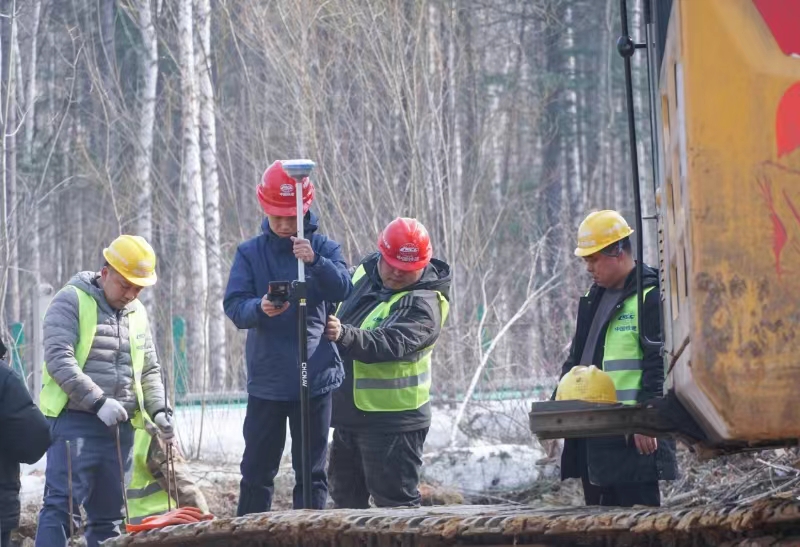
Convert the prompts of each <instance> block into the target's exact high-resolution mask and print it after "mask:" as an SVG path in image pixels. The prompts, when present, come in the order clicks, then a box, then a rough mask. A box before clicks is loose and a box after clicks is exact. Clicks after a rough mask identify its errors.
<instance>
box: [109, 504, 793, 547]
mask: <svg viewBox="0 0 800 547" xmlns="http://www.w3.org/2000/svg"><path fill="white" fill-rule="evenodd" d="M149 545H152V546H156V545H169V546H187V547H190V546H191V547H201V546H202V547H212V546H215V547H216V546H223V545H224V546H237V547H279V546H280V547H284V546H286V547H288V546H301V547H334V546H336V547H356V546H375V547H395V546H396V547H418V546H419V547H439V546H449V545H494V546H500V545H517V546H531V547H532V546H547V545H577V546H593V545H602V546H604V547H610V546H629V545H647V546H662V545H663V546H670V547H672V546H682V545H691V546H704V545H709V546H711V545H713V546H717V547H719V546H723V547H732V546H742V547H744V546H758V547H764V546H788V545H798V546H800V501H797V500H796V499H777V498H772V499H768V500H762V501H758V502H756V503H753V504H752V505H747V506H737V505H721V504H720V505H714V504H712V505H706V506H703V507H695V508H683V509H682V508H658V509H651V508H640V507H636V508H633V509H608V508H600V507H559V508H541V507H539V508H536V507H529V506H522V505H451V506H441V507H422V508H418V509H364V510H344V509H338V510H329V511H316V512H312V511H281V512H273V513H262V514H257V515H248V516H246V517H238V518H221V519H216V520H213V521H206V522H201V523H197V524H186V525H179V526H170V527H167V528H163V529H159V530H151V531H148V532H141V533H137V534H133V535H126V536H121V537H119V538H115V539H114V540H111V541H109V542H106V543H104V546H110V547H122V546H149Z"/></svg>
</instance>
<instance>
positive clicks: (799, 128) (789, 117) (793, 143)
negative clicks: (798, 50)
mask: <svg viewBox="0 0 800 547" xmlns="http://www.w3.org/2000/svg"><path fill="white" fill-rule="evenodd" d="M797 25H798V27H797V35H798V36H800V18H798V19H797ZM775 135H776V137H777V141H778V157H781V156H783V155H785V154H788V153H790V152H792V151H794V150H796V149H797V148H800V82H798V83H796V84H794V85H792V86H791V87H790V88H789V89H788V90H786V93H784V94H783V97H781V101H780V103H778V112H777V114H776V115H775Z"/></svg>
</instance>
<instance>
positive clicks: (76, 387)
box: [44, 272, 166, 416]
mask: <svg viewBox="0 0 800 547" xmlns="http://www.w3.org/2000/svg"><path fill="white" fill-rule="evenodd" d="M98 278H99V274H97V273H95V272H80V273H78V274H77V275H75V276H74V277H73V278H72V279H71V280H70V281H69V283H68V284H67V285H74V286H76V287H78V288H79V289H81V290H83V291H84V292H86V293H88V294H90V295H91V296H92V297H94V299H95V301H96V302H97V331H96V333H95V336H94V341H93V342H92V349H91V350H90V351H89V356H88V358H87V359H86V363H85V365H84V367H83V370H81V369H80V367H79V366H78V362H77V361H76V360H75V344H76V343H77V341H78V295H77V294H75V291H73V290H66V291H64V290H62V291H59V292H58V294H56V296H55V297H54V298H53V301H52V302H51V303H50V306H49V307H48V308H47V313H45V316H44V360H45V364H46V366H47V372H48V373H49V374H50V376H51V377H52V378H53V380H55V382H56V383H57V384H58V385H59V386H60V387H61V389H63V390H64V392H65V393H66V394H67V395H68V396H69V402H68V403H67V408H69V409H73V410H83V411H87V412H97V411H98V410H99V409H100V406H102V404H103V402H105V398H107V397H110V398H113V399H116V400H117V401H119V402H120V403H122V404H123V406H124V407H125V410H127V411H128V415H129V416H132V415H133V411H134V410H135V409H136V406H137V405H136V393H135V392H134V389H133V366H132V360H131V348H130V343H129V341H128V317H127V316H128V314H129V313H131V312H132V311H133V309H134V306H135V305H136V304H135V303H131V304H128V305H127V306H125V308H123V309H122V310H119V311H117V310H114V309H112V308H111V306H110V305H109V304H108V302H107V301H106V298H105V295H104V294H103V290H102V289H101V288H100V287H99V285H98V284H97V279H98ZM142 390H143V391H144V406H145V410H147V412H148V414H150V415H151V416H152V415H153V414H155V412H156V411H158V410H164V409H165V408H166V402H165V399H164V384H163V382H162V380H161V367H160V365H159V364H158V357H157V356H156V349H155V345H154V344H153V337H152V330H151V329H148V332H147V336H146V338H145V361H144V370H143V371H142Z"/></svg>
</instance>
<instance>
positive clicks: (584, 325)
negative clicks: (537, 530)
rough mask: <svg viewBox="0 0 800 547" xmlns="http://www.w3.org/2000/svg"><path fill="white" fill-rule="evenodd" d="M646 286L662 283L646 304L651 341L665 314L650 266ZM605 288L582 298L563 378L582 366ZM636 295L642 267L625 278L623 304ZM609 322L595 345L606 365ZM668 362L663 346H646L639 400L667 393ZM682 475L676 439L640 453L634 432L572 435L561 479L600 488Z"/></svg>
mask: <svg viewBox="0 0 800 547" xmlns="http://www.w3.org/2000/svg"><path fill="white" fill-rule="evenodd" d="M642 271H643V273H642V288H647V287H656V288H655V289H654V290H652V291H650V292H649V293H648V294H647V295H646V296H645V299H644V302H643V305H642V332H643V333H644V335H645V336H646V337H647V338H648V339H649V340H654V341H655V340H660V337H661V317H660V315H659V306H658V299H659V298H660V295H659V291H658V272H657V271H656V270H654V269H652V268H650V267H649V266H644V267H643V268H642ZM604 290H605V289H603V288H601V287H599V286H597V285H592V288H591V289H590V290H589V293H588V294H587V295H586V296H584V297H582V298H581V300H580V303H579V305H578V319H577V326H576V329H575V337H574V338H573V339H572V345H571V347H570V351H569V357H568V358H567V361H566V362H565V363H564V366H563V367H562V369H561V376H562V377H563V376H564V375H565V374H566V373H567V372H569V370H570V369H571V368H572V367H574V366H576V365H578V364H580V363H579V362H578V361H579V360H580V358H581V355H583V347H584V344H585V343H586V337H587V336H588V334H589V330H590V328H591V326H592V321H593V320H594V316H595V313H596V312H597V305H598V304H599V302H600V297H601V296H602V295H603V292H604ZM634 294H636V270H635V269H634V270H633V271H632V272H631V273H630V274H629V275H628V278H627V279H626V280H625V291H624V292H623V293H622V295H621V296H620V299H619V302H618V304H617V308H619V307H621V306H622V303H623V302H624V301H625V300H626V299H627V298H629V297H630V296H632V295H634ZM607 328H608V323H606V324H605V325H603V329H602V330H601V332H600V336H599V338H598V342H597V347H596V348H595V352H594V357H593V359H592V363H593V364H594V365H595V366H597V367H598V368H602V363H603V355H604V351H605V347H604V342H605V337H606V329H607ZM663 387H664V362H663V360H662V358H661V356H660V355H659V350H658V348H657V347H656V348H645V350H644V355H643V357H642V389H641V391H640V392H639V397H638V402H639V403H642V402H644V401H647V400H649V399H653V398H655V397H661V396H662V395H663V393H662V391H663ZM676 475H677V464H676V460H675V441H674V440H673V439H671V438H659V439H658V450H656V452H655V454H651V455H649V456H645V455H640V454H639V453H638V451H637V450H636V446H635V445H634V443H633V435H629V436H628V438H626V437H625V436H623V435H615V436H610V437H597V438H590V439H566V440H565V441H564V451H563V454H562V456H561V478H562V479H566V478H580V477H584V476H585V477H588V478H589V480H590V481H591V482H592V483H593V484H596V485H598V486H608V485H611V484H619V483H625V482H653V481H657V480H674V479H675V478H676Z"/></svg>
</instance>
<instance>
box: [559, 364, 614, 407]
mask: <svg viewBox="0 0 800 547" xmlns="http://www.w3.org/2000/svg"><path fill="white" fill-rule="evenodd" d="M574 400H578V401H587V402H590V403H616V402H617V389H616V388H615V387H614V380H612V379H611V376H609V375H608V373H607V372H604V371H602V370H600V369H599V368H597V367H596V366H594V365H590V366H588V367H587V366H583V365H581V366H577V367H573V368H572V370H570V371H569V372H567V373H566V374H565V375H564V377H563V378H562V379H561V381H560V382H559V383H558V389H556V401H574Z"/></svg>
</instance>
